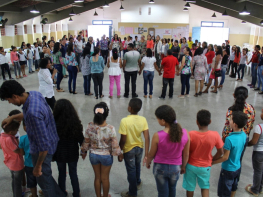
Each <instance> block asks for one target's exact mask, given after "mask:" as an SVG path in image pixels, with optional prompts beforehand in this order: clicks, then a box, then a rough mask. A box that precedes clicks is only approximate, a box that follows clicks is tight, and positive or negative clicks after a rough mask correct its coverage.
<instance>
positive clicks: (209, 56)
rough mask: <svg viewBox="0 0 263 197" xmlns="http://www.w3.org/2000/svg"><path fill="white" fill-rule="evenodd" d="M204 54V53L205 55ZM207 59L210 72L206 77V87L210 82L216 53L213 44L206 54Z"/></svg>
mask: <svg viewBox="0 0 263 197" xmlns="http://www.w3.org/2000/svg"><path fill="white" fill-rule="evenodd" d="M203 54H204V53H203ZM205 56H206V59H207V64H208V72H207V75H206V82H205V85H206V84H208V82H209V76H210V72H211V69H212V68H211V64H212V62H213V58H214V57H215V51H214V47H213V45H212V44H209V46H208V48H207V52H206V53H205Z"/></svg>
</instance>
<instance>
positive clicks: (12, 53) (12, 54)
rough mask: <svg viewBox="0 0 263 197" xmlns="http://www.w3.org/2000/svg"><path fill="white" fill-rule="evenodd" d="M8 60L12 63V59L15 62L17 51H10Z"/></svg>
mask: <svg viewBox="0 0 263 197" xmlns="http://www.w3.org/2000/svg"><path fill="white" fill-rule="evenodd" d="M10 60H11V62H12V63H14V61H15V62H17V61H18V60H19V59H18V54H17V52H14V51H11V52H10Z"/></svg>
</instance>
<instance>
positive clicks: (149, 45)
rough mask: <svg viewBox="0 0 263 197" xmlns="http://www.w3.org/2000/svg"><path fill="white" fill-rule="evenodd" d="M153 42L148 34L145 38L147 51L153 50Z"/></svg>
mask: <svg viewBox="0 0 263 197" xmlns="http://www.w3.org/2000/svg"><path fill="white" fill-rule="evenodd" d="M153 46H154V45H153V40H152V36H151V35H150V34H148V36H147V45H146V48H147V49H151V50H153Z"/></svg>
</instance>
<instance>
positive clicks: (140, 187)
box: [137, 181, 142, 190]
mask: <svg viewBox="0 0 263 197" xmlns="http://www.w3.org/2000/svg"><path fill="white" fill-rule="evenodd" d="M140 189H142V181H141V183H140V184H139V185H137V190H140Z"/></svg>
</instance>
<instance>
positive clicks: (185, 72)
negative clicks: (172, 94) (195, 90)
mask: <svg viewBox="0 0 263 197" xmlns="http://www.w3.org/2000/svg"><path fill="white" fill-rule="evenodd" d="M192 69H193V67H192V52H191V50H190V48H189V47H185V48H184V57H183V58H182V64H181V66H180V68H179V72H178V73H181V84H182V89H181V95H180V96H178V97H179V98H184V97H185V96H187V97H189V91H190V83H189V81H190V77H191V70H192ZM185 87H186V94H185Z"/></svg>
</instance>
